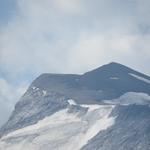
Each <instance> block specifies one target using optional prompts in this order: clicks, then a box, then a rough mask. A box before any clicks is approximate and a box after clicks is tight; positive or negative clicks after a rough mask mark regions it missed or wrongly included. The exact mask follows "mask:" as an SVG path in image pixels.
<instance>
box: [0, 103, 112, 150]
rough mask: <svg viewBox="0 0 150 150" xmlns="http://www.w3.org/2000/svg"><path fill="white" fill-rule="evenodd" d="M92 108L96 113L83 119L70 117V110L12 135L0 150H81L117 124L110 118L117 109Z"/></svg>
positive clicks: (2, 143)
mask: <svg viewBox="0 0 150 150" xmlns="http://www.w3.org/2000/svg"><path fill="white" fill-rule="evenodd" d="M86 107H87V105H86ZM88 107H89V108H92V109H89V110H88V112H87V113H86V114H85V115H83V116H80V117H79V116H78V115H77V114H75V113H68V108H67V109H64V110H61V111H59V112H56V113H55V114H53V115H52V116H49V117H46V118H45V119H43V120H41V121H39V122H38V123H36V124H35V125H31V126H28V127H25V128H23V129H19V130H16V131H14V132H12V133H9V134H8V135H6V136H4V137H2V139H1V140H0V149H2V150H3V149H5V150H35V149H36V150H41V149H44V150H80V149H81V148H82V147H83V146H84V145H85V144H87V143H88V141H89V140H90V139H91V138H93V137H94V136H95V135H96V134H97V133H99V132H100V131H102V130H106V129H107V128H108V127H110V126H112V125H113V124H114V123H115V118H113V117H109V114H110V113H111V111H112V110H113V108H114V106H112V105H108V106H107V105H96V106H90V105H88Z"/></svg>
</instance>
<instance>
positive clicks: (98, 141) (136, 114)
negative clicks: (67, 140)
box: [82, 105, 150, 150]
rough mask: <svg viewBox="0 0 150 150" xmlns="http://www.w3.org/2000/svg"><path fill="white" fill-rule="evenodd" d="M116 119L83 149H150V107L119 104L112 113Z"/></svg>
mask: <svg viewBox="0 0 150 150" xmlns="http://www.w3.org/2000/svg"><path fill="white" fill-rule="evenodd" d="M111 115H112V116H116V121H115V124H114V125H113V126H111V127H110V128H109V129H108V130H105V131H102V132H99V134H97V135H96V136H95V137H94V138H93V139H92V140H91V141H89V143H88V144H87V145H85V146H84V147H83V148H82V150H150V107H149V106H142V105H129V106H118V107H116V108H115V109H114V110H113V112H112V114H111Z"/></svg>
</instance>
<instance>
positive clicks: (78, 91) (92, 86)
mask: <svg viewBox="0 0 150 150" xmlns="http://www.w3.org/2000/svg"><path fill="white" fill-rule="evenodd" d="M133 75H134V76H133ZM135 75H136V76H135ZM137 76H138V78H137ZM139 77H140V78H139ZM148 81H150V77H148V76H146V75H144V74H141V73H139V72H137V71H134V70H132V69H130V68H128V67H126V66H123V65H121V64H118V63H110V64H108V65H104V66H102V67H100V68H98V69H95V70H93V71H90V72H87V73H85V74H83V75H72V74H42V75H41V76H39V77H38V78H37V79H36V80H35V81H33V83H32V84H31V86H30V87H29V88H28V90H27V92H26V93H25V94H24V95H23V96H22V98H21V99H20V101H19V102H18V103H17V104H16V106H15V110H14V111H13V113H12V115H11V117H10V119H9V120H8V122H7V123H6V124H5V125H4V126H3V127H2V128H1V130H0V135H3V134H6V133H9V132H11V131H14V130H16V129H19V128H22V127H25V126H28V125H30V124H34V123H36V122H37V121H39V120H41V119H43V118H44V117H45V116H49V115H52V114H53V113H55V112H57V111H58V110H61V109H64V108H66V107H67V106H68V101H67V100H68V99H74V100H75V101H76V102H77V103H79V104H97V103H101V100H104V99H108V100H109V99H115V98H118V97H119V96H121V95H122V94H124V93H126V92H143V93H147V94H150V84H149V83H148Z"/></svg>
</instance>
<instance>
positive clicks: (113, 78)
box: [109, 77, 119, 80]
mask: <svg viewBox="0 0 150 150" xmlns="http://www.w3.org/2000/svg"><path fill="white" fill-rule="evenodd" d="M109 79H111V80H118V79H119V78H117V77H110V78H109Z"/></svg>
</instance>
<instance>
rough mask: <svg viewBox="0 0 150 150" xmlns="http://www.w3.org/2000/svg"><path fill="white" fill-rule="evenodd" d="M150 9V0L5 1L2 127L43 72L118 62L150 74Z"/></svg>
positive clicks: (1, 10)
mask: <svg viewBox="0 0 150 150" xmlns="http://www.w3.org/2000/svg"><path fill="white" fill-rule="evenodd" d="M149 6H150V1H149V0H93V1H90V0H1V1H0V85H1V89H0V106H1V107H2V108H3V110H2V109H0V110H1V111H2V112H4V110H5V115H3V116H0V118H1V119H0V125H1V124H2V123H3V122H5V121H6V119H7V118H8V116H9V115H10V112H11V111H12V110H13V108H14V104H15V103H16V101H18V99H19V97H20V96H21V95H22V93H23V92H24V91H25V89H26V88H27V87H28V85H29V84H30V83H31V81H32V80H33V79H34V78H36V77H37V76H38V75H40V74H41V73H44V72H55V73H84V72H86V71H89V70H91V69H93V68H96V67H99V66H101V65H103V64H106V63H109V62H112V61H116V62H119V63H122V64H124V65H127V66H129V67H132V68H134V69H136V70H139V71H141V72H143V73H146V74H148V75H150V69H149V66H150V50H149V49H150V42H149V41H150V20H149V17H150V7H149ZM11 95H12V96H11ZM2 112H1V113H0V114H2Z"/></svg>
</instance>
